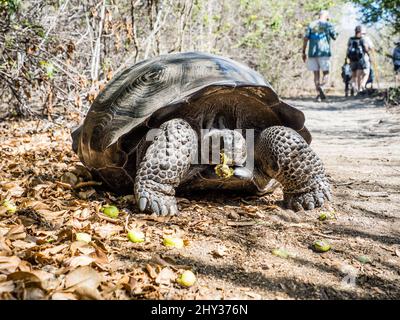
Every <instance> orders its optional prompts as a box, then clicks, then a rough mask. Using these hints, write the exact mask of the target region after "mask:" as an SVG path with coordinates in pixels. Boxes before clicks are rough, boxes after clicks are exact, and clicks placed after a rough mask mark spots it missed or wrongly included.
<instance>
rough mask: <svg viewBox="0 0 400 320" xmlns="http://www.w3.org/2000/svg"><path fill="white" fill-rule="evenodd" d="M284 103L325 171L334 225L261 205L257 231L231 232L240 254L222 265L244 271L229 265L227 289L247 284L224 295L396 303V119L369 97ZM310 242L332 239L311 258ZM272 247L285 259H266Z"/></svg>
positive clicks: (399, 207) (399, 244)
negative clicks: (296, 111)
mask: <svg viewBox="0 0 400 320" xmlns="http://www.w3.org/2000/svg"><path fill="white" fill-rule="evenodd" d="M290 102H291V103H292V104H293V105H295V106H297V107H298V108H300V109H301V110H303V111H304V113H305V115H306V119H307V120H306V125H307V127H308V128H309V129H310V131H311V132H312V134H313V139H314V140H313V143H312V146H313V148H314V149H315V150H316V152H317V153H318V154H319V155H320V157H321V158H322V159H323V161H324V163H325V165H326V168H327V171H328V174H329V176H330V178H331V181H332V185H333V188H334V196H335V199H334V202H333V204H332V206H333V208H334V209H335V211H336V220H331V221H326V222H319V221H318V220H317V217H318V216H319V212H320V211H321V210H313V211H309V212H300V213H293V212H290V211H288V210H281V209H275V210H272V211H264V210H263V208H262V207H259V211H258V212H259V213H260V214H261V216H262V223H261V224H260V225H257V226H253V227H252V230H248V229H249V228H246V227H242V228H240V227H239V228H238V231H237V232H236V233H231V239H236V241H237V242H236V244H235V246H236V249H240V247H241V248H242V249H241V250H243V251H242V254H241V255H240V254H237V253H236V254H237V255H238V256H237V257H235V258H233V259H232V257H230V258H229V259H228V260H230V261H240V265H241V266H242V268H243V270H242V273H238V272H237V271H233V270H234V269H235V268H234V265H233V264H231V266H230V268H226V267H221V269H222V270H224V271H225V278H227V279H231V278H233V279H234V280H229V281H231V283H232V284H240V286H246V284H247V289H246V288H242V290H241V292H242V293H243V292H244V294H239V292H240V291H238V290H235V289H233V288H230V292H231V293H230V294H229V295H228V296H229V297H232V296H233V297H241V298H244V297H246V295H247V296H250V297H252V295H251V292H256V293H257V294H258V295H259V296H257V297H261V298H296V299H304V298H321V299H332V298H399V297H400V281H399V280H400V144H399V143H400V142H399V135H400V115H399V114H398V113H397V114H393V113H389V112H388V111H387V110H386V109H385V107H384V106H383V103H382V102H380V101H377V100H372V99H344V98H341V97H332V98H330V101H329V102H327V103H315V102H313V100H311V99H304V100H292V101H290ZM240 233H242V234H241V237H240V238H239V239H238V237H239V235H240ZM235 237H236V238H235ZM316 239H326V240H328V241H330V243H331V244H332V248H333V249H332V250H331V251H330V252H328V253H324V254H317V253H314V252H313V251H312V250H311V249H310V244H311V243H312V242H313V241H314V240H316ZM241 241H242V243H241ZM274 248H284V249H286V250H287V251H288V252H289V254H290V256H291V257H289V258H288V259H282V258H279V257H275V256H273V255H271V250H273V249H274ZM366 259H367V260H370V262H367V263H365V261H366ZM359 260H362V261H361V262H360V261H359ZM222 270H221V271H222ZM238 279H240V280H238ZM236 289H237V288H236ZM246 290H248V291H246ZM246 292H247V293H246Z"/></svg>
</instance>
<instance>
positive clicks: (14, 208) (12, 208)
mask: <svg viewBox="0 0 400 320" xmlns="http://www.w3.org/2000/svg"><path fill="white" fill-rule="evenodd" d="M2 206H3V207H4V208H6V210H7V213H15V212H16V211H17V206H16V205H15V204H14V203H13V202H12V201H10V200H4V201H3V203H2Z"/></svg>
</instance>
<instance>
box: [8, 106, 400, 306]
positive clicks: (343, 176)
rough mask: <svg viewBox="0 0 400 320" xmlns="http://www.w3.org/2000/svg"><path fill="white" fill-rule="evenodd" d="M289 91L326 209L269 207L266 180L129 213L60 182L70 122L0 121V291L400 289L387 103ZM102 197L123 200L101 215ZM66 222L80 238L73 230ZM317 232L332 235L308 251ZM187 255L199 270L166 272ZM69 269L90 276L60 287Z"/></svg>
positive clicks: (183, 265) (274, 293)
mask: <svg viewBox="0 0 400 320" xmlns="http://www.w3.org/2000/svg"><path fill="white" fill-rule="evenodd" d="M290 102H291V103H292V104H294V105H296V106H297V107H299V108H300V109H302V110H303V111H304V113H305V114H306V119H307V120H306V125H307V127H308V128H309V129H310V131H311V133H312V134H313V138H314V140H313V143H312V146H313V148H314V149H315V150H316V151H317V153H318V154H319V155H320V156H321V158H322V159H323V161H324V163H325V165H326V168H327V172H328V174H329V176H330V178H331V181H332V186H333V191H334V197H335V199H334V202H333V203H332V204H331V207H332V208H333V209H334V211H335V213H336V219H330V220H327V221H319V220H318V217H319V215H320V213H321V211H324V210H325V211H326V210H327V209H326V208H325V209H316V210H312V211H306V212H304V211H303V212H298V213H294V212H293V211H290V210H283V209H281V208H279V207H277V206H276V203H275V200H277V199H279V198H280V197H281V192H280V191H279V190H278V191H277V192H275V193H274V194H273V195H271V196H268V197H264V198H256V197H253V198H252V197H249V198H241V197H236V196H234V195H228V196H221V195H219V194H208V195H205V196H204V195H202V196H200V195H193V197H192V198H190V199H183V198H180V199H178V205H179V207H180V210H181V215H180V216H178V217H172V218H170V217H166V218H165V217H152V216H147V215H143V214H137V209H136V206H134V205H133V204H132V199H131V198H129V197H128V198H117V197H115V196H114V195H112V194H109V193H107V192H103V191H101V190H95V189H93V188H92V187H82V188H75V189H74V188H71V187H69V185H68V184H66V183H60V181H61V180H62V177H63V176H65V174H66V173H71V172H75V174H77V175H78V176H79V172H78V171H79V170H78V171H77V169H76V168H77V166H78V165H79V162H78V159H77V157H76V155H74V154H73V152H72V150H71V141H70V137H69V130H67V129H65V128H62V127H60V126H51V124H49V123H47V124H43V123H38V122H36V121H31V122H10V123H3V124H1V126H0V142H1V143H0V152H1V155H2V157H1V158H0V200H2V199H4V198H8V199H10V200H12V201H13V202H14V203H15V204H16V206H17V207H18V211H17V212H16V213H15V214H13V215H11V216H10V215H9V214H7V213H6V212H5V211H4V209H3V211H1V208H0V299H1V298H3V299H7V298H35V299H39V298H40V299H51V298H64V299H66V298H68V299H77V298H87V297H90V298H93V297H96V298H104V299H132V298H147V299H154V298H159V299H199V298H206V299H233V298H237V299H334V298H342V299H344V298H400V147H399V134H400V114H391V113H389V112H387V111H386V109H385V108H384V107H383V105H382V104H381V103H380V102H377V101H375V100H368V99H351V100H344V99H343V98H332V99H331V101H330V102H328V103H315V102H313V101H311V100H307V99H303V100H293V101H290ZM45 128H46V129H45ZM105 203H114V204H116V205H117V206H118V207H119V208H120V209H121V210H122V213H121V214H120V216H119V218H118V219H116V220H110V219H108V220H107V219H105V218H104V216H101V214H100V213H99V208H100V207H101V205H103V204H105ZM328 209H329V208H328ZM126 227H128V228H138V229H141V230H142V231H144V233H145V234H146V241H145V242H144V243H140V244H134V243H131V242H129V241H128V240H127V238H126ZM77 232H85V233H88V234H90V235H91V236H92V242H90V243H89V244H82V243H79V242H77V241H75V234H76V233H77ZM171 233H173V234H177V235H179V236H180V237H182V238H183V239H184V240H186V241H185V244H186V245H185V247H184V248H182V249H168V248H166V247H165V246H163V245H162V238H163V236H164V235H165V234H171ZM318 239H325V240H327V241H329V242H330V244H331V246H332V249H331V250H330V251H328V252H326V253H316V252H314V251H313V250H312V247H311V245H312V243H313V242H314V241H315V240H318ZM274 249H281V252H283V253H284V254H287V256H286V257H282V255H281V256H277V255H276V254H273V253H272V252H273V250H274ZM360 260H361V261H360ZM88 267H89V268H90V269H89V270H88V269H82V268H88ZM188 268H189V269H192V270H193V271H194V272H195V273H196V275H197V278H198V281H197V283H196V284H195V285H194V286H193V287H191V288H182V287H180V286H179V285H177V284H176V282H175V280H174V279H175V278H176V277H177V275H178V274H179V273H180V272H182V270H184V269H188ZM73 272H78V273H83V275H84V276H85V277H93V278H94V280H93V281H92V282H90V283H95V286H94V287H92V288H89V289H90V290H89V289H88V288H85V290H83V291H82V290H78V289H79V288H78V289H77V288H75V287H72V288H68V287H67V285H66V283H68V281H66V279H71V276H70V275H71V274H72V275H76V274H74V273H73ZM99 275H101V277H99ZM32 279H35V281H34V282H32V281H33V280H32ZM99 279H102V281H101V284H100V285H99V286H98V283H100V280H99ZM38 284H40V285H38ZM97 286H98V287H97ZM88 295H89V296H88Z"/></svg>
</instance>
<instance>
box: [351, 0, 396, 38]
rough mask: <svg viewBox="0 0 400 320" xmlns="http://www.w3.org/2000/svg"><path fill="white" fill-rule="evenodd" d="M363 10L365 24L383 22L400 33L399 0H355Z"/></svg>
mask: <svg viewBox="0 0 400 320" xmlns="http://www.w3.org/2000/svg"><path fill="white" fill-rule="evenodd" d="M353 2H354V3H355V4H357V5H358V7H359V8H360V10H361V13H362V18H363V22H364V23H367V24H371V23H376V22H380V21H383V22H385V23H387V24H389V25H390V26H392V27H393V28H394V31H395V32H396V33H399V32H400V2H399V0H353Z"/></svg>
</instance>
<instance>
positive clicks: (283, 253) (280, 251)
mask: <svg viewBox="0 0 400 320" xmlns="http://www.w3.org/2000/svg"><path fill="white" fill-rule="evenodd" d="M272 254H273V255H274V256H277V257H281V258H284V259H286V258H288V257H289V252H287V251H286V250H284V249H274V250H272Z"/></svg>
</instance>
